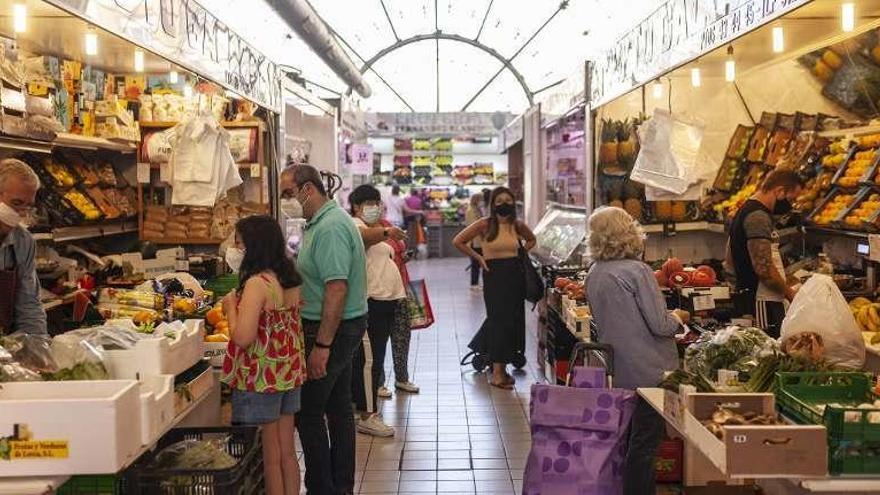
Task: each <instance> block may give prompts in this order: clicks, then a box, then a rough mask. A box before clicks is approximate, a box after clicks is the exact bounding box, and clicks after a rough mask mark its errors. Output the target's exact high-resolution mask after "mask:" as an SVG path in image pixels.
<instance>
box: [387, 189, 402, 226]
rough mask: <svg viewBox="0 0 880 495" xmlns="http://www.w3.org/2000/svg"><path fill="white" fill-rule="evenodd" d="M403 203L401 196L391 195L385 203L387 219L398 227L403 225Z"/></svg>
mask: <svg viewBox="0 0 880 495" xmlns="http://www.w3.org/2000/svg"><path fill="white" fill-rule="evenodd" d="M403 202H404V199H403V198H402V197H400V196H394V195H389V196H388V200H387V201H385V219H386V220H388V221H389V222H391V223H392V224H393V225H397V226H398V227H400V226H402V225H403Z"/></svg>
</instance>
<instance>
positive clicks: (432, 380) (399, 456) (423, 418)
mask: <svg viewBox="0 0 880 495" xmlns="http://www.w3.org/2000/svg"><path fill="white" fill-rule="evenodd" d="M466 264H467V261H466V260H464V259H463V258H454V259H439V260H429V261H425V262H414V263H411V265H410V275H411V277H412V278H426V279H427V280H428V287H429V290H430V295H431V303H432V306H433V308H434V312H435V317H436V320H437V322H436V323H435V324H434V326H433V327H431V328H430V329H428V330H422V331H417V332H414V334H413V340H412V348H411V350H410V373H411V374H412V381H413V382H414V383H416V384H418V385H419V386H420V387H421V393H420V394H418V395H407V394H397V393H395V396H394V398H392V399H390V400H385V401H383V402H382V407H383V411H382V412H383V416H384V418H385V421H386V422H387V423H389V424H391V425H393V426H394V427H395V428H396V429H397V434H396V435H395V436H394V437H393V438H373V437H369V436H366V435H358V459H357V461H358V473H357V480H358V488H359V492H358V493H368V494H373V493H376V494H378V493H386V494H391V493H401V494H403V493H479V494H481V495H482V494H495V493H497V494H505V495H509V494H513V493H520V491H521V490H520V489H521V484H522V481H521V480H522V471H523V467H524V466H525V462H526V456H527V455H528V450H529V445H530V439H529V438H530V437H529V428H528V419H527V416H526V413H527V410H528V401H529V387H530V385H531V384H532V383H533V382H534V380H535V376H536V375H535V373H536V372H535V369H534V362H532V361H533V358H532V357H533V356H534V355H535V352H534V345H535V342H534V332H533V330H532V329H528V330H527V347H528V349H527V356H528V357H529V359H530V362H529V364H528V365H527V368H526V369H525V370H523V371H522V372H518V373H516V374H515V376H516V379H517V385H516V390H515V391H502V390H498V389H491V390H490V387H489V385H488V384H487V381H486V376H485V375H484V374H477V373H475V372H474V370H473V368H472V367H471V366H464V367H463V366H459V361H460V360H461V357H462V356H463V355H464V354H465V353H466V352H467V343H468V342H469V341H470V338H471V337H472V336H473V334H474V333H475V332H476V330H477V329H478V328H479V326H480V324H481V323H482V320H483V317H484V315H485V310H484V307H483V299H482V293H479V292H471V291H470V290H469V288H468V283H469V282H468V280H467V276H468V274H467V273H466V272H465V271H464V268H465V266H466ZM527 320H529V324H530V325H534V321H533V320H534V317H533V316H532V315H531V314H530V316H529V317H528V318H527ZM389 355H390V350H389ZM390 364H391V363H390V358H389V361H388V362H387V363H386V367H387V368H388V376H389V377H391V376H393V373H392V372H391V367H390Z"/></svg>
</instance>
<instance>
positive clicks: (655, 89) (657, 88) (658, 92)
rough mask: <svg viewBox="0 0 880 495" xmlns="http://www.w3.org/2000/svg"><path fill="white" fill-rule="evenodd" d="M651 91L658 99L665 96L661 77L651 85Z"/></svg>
mask: <svg viewBox="0 0 880 495" xmlns="http://www.w3.org/2000/svg"><path fill="white" fill-rule="evenodd" d="M651 92H652V94H653V95H654V98H656V99H658V100H659V99H660V98H662V97H663V83H662V82H660V79H657V80H655V81H654V84H652V85H651Z"/></svg>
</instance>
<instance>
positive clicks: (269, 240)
mask: <svg viewBox="0 0 880 495" xmlns="http://www.w3.org/2000/svg"><path fill="white" fill-rule="evenodd" d="M235 233H236V235H235V237H236V247H238V248H239V249H241V250H242V251H243V252H244V257H243V259H242V261H241V268H240V269H239V286H238V289H237V290H235V291H233V292H231V293H229V294H228V295H227V296H226V297H225V298H223V309H224V310H225V311H226V313H227V315H228V316H229V330H230V334H231V341H230V342H229V346H228V347H227V349H226V357H225V359H224V361H223V381H224V382H225V383H226V384H228V385H229V386H230V388H232V421H233V423H235V424H244V425H260V426H262V443H263V468H264V471H265V480H266V493H267V494H270V495H275V494H285V495H290V494H298V493H299V492H300V473H299V464H298V463H297V459H296V450H295V446H294V438H295V426H294V414H295V413H296V412H297V411H299V408H300V386H301V385H302V383H303V381H304V379H305V366H304V359H305V355H304V346H303V334H302V329H301V327H300V319H299V304H300V303H299V286H300V284H301V283H302V279H301V278H300V275H299V273H297V271H296V268H295V266H294V263H293V260H291V259H290V258H289V257H288V256H287V253H286V252H285V244H284V238H283V235H282V233H281V227H280V226H279V225H278V222H277V221H275V220H274V219H273V218H271V217H268V216H253V217H248V218H245V219H242V220H240V221H239V222H238V224H236V226H235Z"/></svg>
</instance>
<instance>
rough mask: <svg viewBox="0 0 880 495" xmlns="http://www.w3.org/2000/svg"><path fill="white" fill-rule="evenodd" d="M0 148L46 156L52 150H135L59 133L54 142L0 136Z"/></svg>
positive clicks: (117, 143)
mask: <svg viewBox="0 0 880 495" xmlns="http://www.w3.org/2000/svg"><path fill="white" fill-rule="evenodd" d="M0 148H5V149H13V150H19V151H29V152H35V153H46V154H48V153H51V152H52V149H54V148H76V149H84V150H108V151H119V152H122V153H134V152H135V150H137V146H136V145H135V144H134V143H130V142H124V141H111V140H109V139H104V138H98V137H88V136H80V135H78V134H69V133H59V134H58V135H57V136H56V138H55V140H54V141H40V140H37V139H27V138H17V137H11V136H0Z"/></svg>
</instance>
